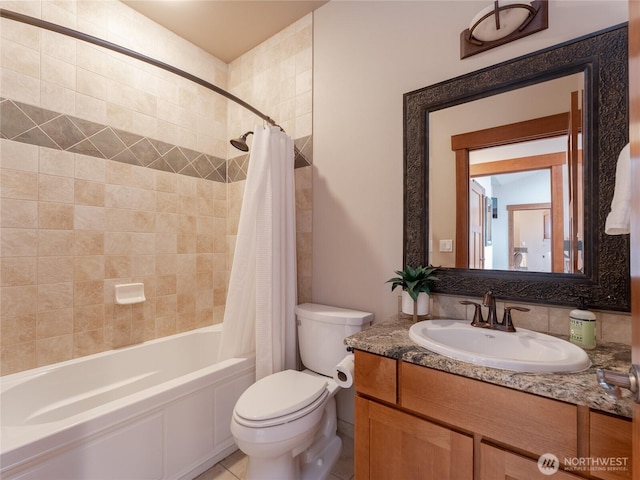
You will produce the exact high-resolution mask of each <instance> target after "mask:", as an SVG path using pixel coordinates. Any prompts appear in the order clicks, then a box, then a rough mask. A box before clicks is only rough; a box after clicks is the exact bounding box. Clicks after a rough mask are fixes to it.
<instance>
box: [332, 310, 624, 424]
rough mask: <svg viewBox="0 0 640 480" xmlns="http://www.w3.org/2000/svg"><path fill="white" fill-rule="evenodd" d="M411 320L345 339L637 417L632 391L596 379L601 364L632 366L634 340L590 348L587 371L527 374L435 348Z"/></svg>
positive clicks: (382, 325) (617, 368) (422, 362)
mask: <svg viewBox="0 0 640 480" xmlns="http://www.w3.org/2000/svg"><path fill="white" fill-rule="evenodd" d="M411 325H413V319H412V318H410V317H409V318H406V319H405V318H397V317H394V318H391V319H389V320H386V321H384V322H381V323H377V324H375V325H373V326H371V327H370V328H368V329H366V330H363V331H362V332H359V333H356V334H355V335H352V336H350V337H347V338H346V339H345V343H346V344H347V345H348V346H350V347H353V348H354V349H357V350H363V351H366V352H370V353H375V354H378V355H382V356H385V357H389V358H393V359H396V360H402V361H405V362H408V363H414V364H416V365H422V366H424V367H429V368H434V369H436V370H442V371H445V372H448V373H453V374H456V375H461V376H464V377H468V378H473V379H476V380H481V381H483V382H488V383H493V384H495V385H500V386H503V387H508V388H513V389H515V390H521V391H523V392H528V393H533V394H535V395H540V396H542V397H548V398H553V399H555V400H561V401H563V402H568V403H572V404H575V405H586V406H588V407H590V408H592V409H594V410H600V411H603V412H608V413H614V414H616V415H621V416H624V417H629V418H631V415H632V414H631V411H632V404H633V400H631V398H630V392H629V391H628V390H622V393H623V397H622V398H621V399H619V400H614V399H612V398H611V397H609V396H608V395H607V393H606V392H605V391H604V390H603V389H602V388H600V386H599V385H598V381H597V380H596V369H597V368H606V369H608V370H613V371H617V372H621V373H627V372H628V371H629V366H630V365H631V347H630V346H629V345H624V344H621V343H600V344H598V346H597V347H596V348H595V349H593V350H587V351H586V352H587V354H588V355H589V358H590V359H591V367H590V368H589V369H588V370H585V371H583V372H577V373H522V372H515V371H511V370H501V369H497V368H491V367H483V366H478V365H474V364H471V363H467V362H462V361H459V360H454V359H451V358H448V357H445V356H443V355H440V354H437V353H434V352H431V351H429V350H427V349H425V348H422V347H420V346H418V345H417V344H415V343H414V342H413V341H411V339H410V338H409V327H411Z"/></svg>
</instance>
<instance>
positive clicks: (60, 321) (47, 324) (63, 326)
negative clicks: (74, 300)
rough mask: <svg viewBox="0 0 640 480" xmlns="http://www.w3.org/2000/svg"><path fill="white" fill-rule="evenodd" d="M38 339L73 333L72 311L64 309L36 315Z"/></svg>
mask: <svg viewBox="0 0 640 480" xmlns="http://www.w3.org/2000/svg"><path fill="white" fill-rule="evenodd" d="M36 328H37V335H38V339H41V338H50V337H57V336H59V335H65V334H69V333H71V332H73V309H72V308H65V309H62V310H54V311H49V312H42V313H39V314H38V322H37V327H36Z"/></svg>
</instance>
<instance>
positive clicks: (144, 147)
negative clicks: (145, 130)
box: [130, 138, 160, 167]
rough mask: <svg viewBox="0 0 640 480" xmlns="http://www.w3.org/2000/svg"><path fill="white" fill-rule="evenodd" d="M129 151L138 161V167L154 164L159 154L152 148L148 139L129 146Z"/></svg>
mask: <svg viewBox="0 0 640 480" xmlns="http://www.w3.org/2000/svg"><path fill="white" fill-rule="evenodd" d="M130 150H131V153H133V155H135V157H136V158H137V159H138V161H139V162H140V165H144V166H145V167H146V166H147V165H150V164H151V163H153V162H155V161H156V160H157V159H158V158H159V157H160V154H159V153H158V151H157V150H156V149H155V148H154V147H153V145H152V144H151V142H150V141H149V139H148V138H143V139H141V140H140V141H139V142H137V143H134V144H133V145H131V146H130Z"/></svg>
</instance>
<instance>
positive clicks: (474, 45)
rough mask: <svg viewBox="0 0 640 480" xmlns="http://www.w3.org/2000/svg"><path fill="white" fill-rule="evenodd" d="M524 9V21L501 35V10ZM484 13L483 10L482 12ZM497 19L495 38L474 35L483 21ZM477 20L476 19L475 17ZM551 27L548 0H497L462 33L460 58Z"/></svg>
mask: <svg viewBox="0 0 640 480" xmlns="http://www.w3.org/2000/svg"><path fill="white" fill-rule="evenodd" d="M515 8H517V9H523V10H525V11H528V15H527V16H526V18H525V19H524V20H523V21H522V23H521V24H519V25H518V26H517V28H515V29H513V30H512V31H511V30H510V29H506V30H505V32H506V34H505V35H504V36H502V37H500V29H501V24H500V20H501V18H500V17H501V15H500V13H501V12H504V11H505V10H510V9H515ZM481 13H482V12H481ZM492 18H493V21H495V33H496V36H498V37H500V38H496V39H495V40H484V41H483V40H480V39H478V38H476V37H475V36H474V31H476V29H477V27H478V26H480V25H481V24H482V23H483V22H487V21H491V19H492ZM474 20H475V19H474ZM548 27H549V2H548V0H533V1H532V2H522V3H514V2H509V3H506V4H504V5H500V2H499V1H495V2H494V5H493V8H492V9H487V12H486V13H484V14H483V15H479V18H478V19H477V20H475V21H474V23H473V24H472V25H471V26H470V27H469V28H467V29H465V30H463V31H462V32H461V33H460V59H463V58H467V57H470V56H472V55H476V54H478V53H481V52H484V51H486V50H489V49H491V48H495V47H498V46H500V45H504V44H506V43H509V42H512V41H514V40H517V39H519V38H522V37H526V36H527V35H531V34H532V33H536V32H539V31H541V30H544V29H546V28H548Z"/></svg>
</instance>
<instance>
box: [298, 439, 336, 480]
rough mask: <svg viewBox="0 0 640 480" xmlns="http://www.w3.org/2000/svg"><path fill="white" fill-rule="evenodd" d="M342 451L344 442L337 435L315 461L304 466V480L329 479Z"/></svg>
mask: <svg viewBox="0 0 640 480" xmlns="http://www.w3.org/2000/svg"><path fill="white" fill-rule="evenodd" d="M341 451H342V440H341V439H340V437H338V436H337V435H336V436H335V437H333V438H332V439H331V440H330V441H329V442H328V443H327V444H326V445H325V448H324V450H322V451H321V452H320V453H319V455H318V456H317V457H316V458H315V459H313V460H312V461H309V462H307V463H305V464H304V465H303V466H302V480H324V479H325V478H327V477H328V476H329V474H330V473H331V470H332V469H333V466H334V465H335V464H336V462H337V461H338V457H340V452H341Z"/></svg>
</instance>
